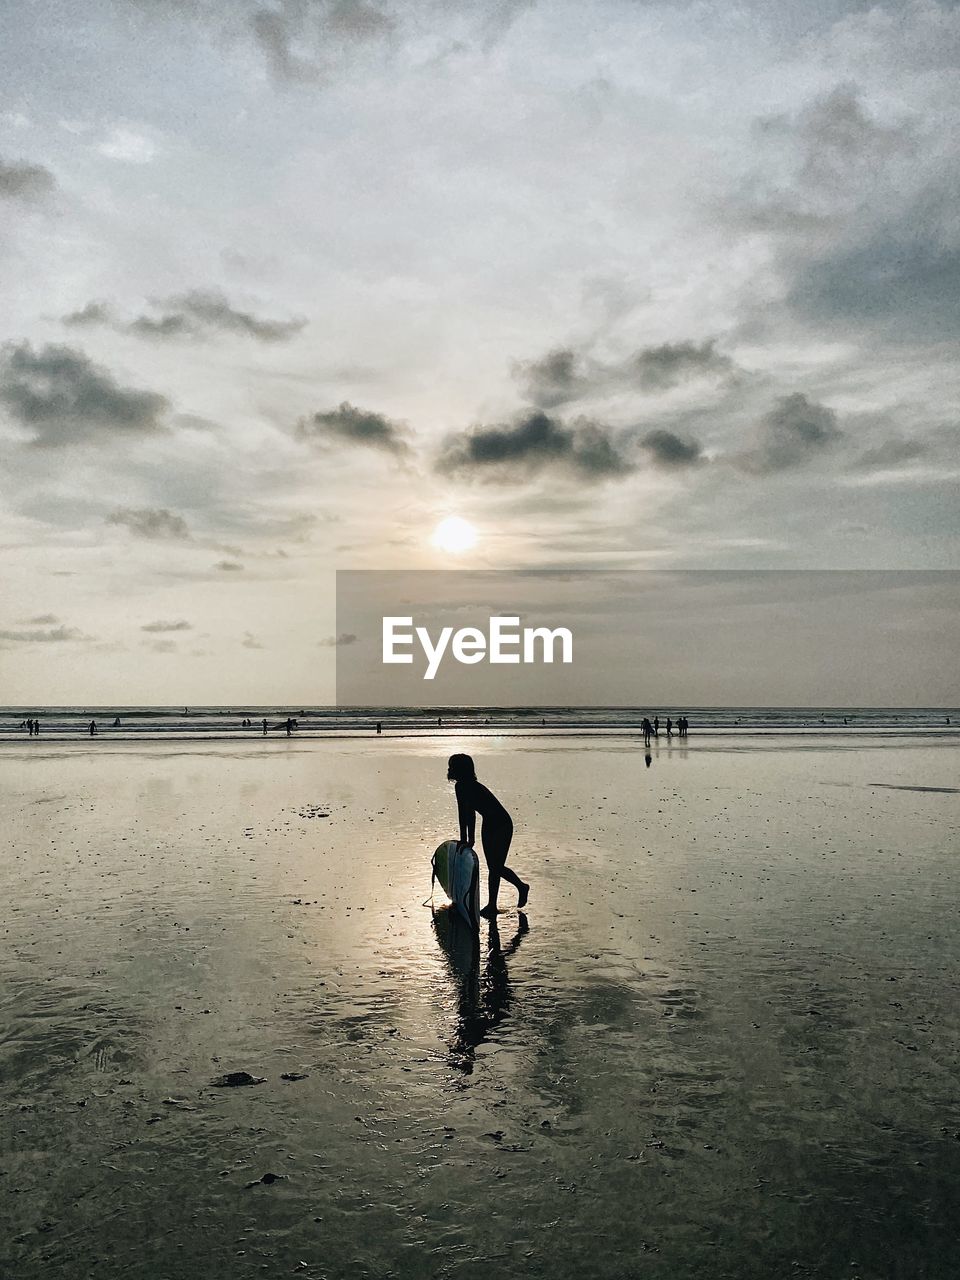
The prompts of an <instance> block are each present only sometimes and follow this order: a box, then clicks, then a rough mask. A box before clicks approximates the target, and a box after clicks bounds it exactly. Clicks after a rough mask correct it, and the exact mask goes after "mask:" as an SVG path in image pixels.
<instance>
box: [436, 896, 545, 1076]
mask: <svg viewBox="0 0 960 1280" xmlns="http://www.w3.org/2000/svg"><path fill="white" fill-rule="evenodd" d="M433 927H434V929H435V930H436V933H437V941H438V942H439V943H440V946H441V947H442V949H443V952H444V954H445V955H446V958H447V963H448V964H449V966H450V972H451V974H452V976H453V978H454V980H455V982H456V984H457V1025H456V1030H455V1032H454V1036H453V1040H452V1042H451V1045H450V1047H451V1049H452V1050H453V1053H454V1063H455V1065H456V1066H457V1067H458V1068H459V1069H460V1070H461V1071H464V1072H465V1073H466V1074H468V1075H469V1074H470V1072H472V1071H473V1064H474V1060H475V1058H476V1051H477V1048H478V1047H479V1046H480V1045H481V1044H483V1043H484V1041H485V1040H487V1039H488V1038H489V1037H490V1035H491V1034H492V1033H493V1032H494V1031H495V1030H496V1029H497V1027H498V1026H499V1025H500V1023H501V1022H503V1020H504V1018H506V1017H507V1015H508V1013H509V1011H510V1005H511V1003H512V1000H513V993H512V991H511V987H510V975H509V973H508V970H507V960H508V959H509V958H510V957H511V956H512V955H513V953H514V952H515V951H516V949H517V947H519V945H520V942H521V940H522V938H523V936H524V934H525V933H527V932H528V930H529V928H530V926H529V925H528V923H527V917H526V916H525V915H524V914H523V912H521V913H520V922H519V926H518V928H517V932H516V934H515V936H514V937H513V938H512V940H511V941H510V942H509V943H508V944H507V946H506V947H501V945H500V934H499V931H498V930H497V925H496V921H495V920H491V921H490V945H489V950H488V952H487V960H486V964H485V966H484V969H483V972H482V973H481V970H480V942H479V938H478V936H477V933H476V930H474V929H471V928H470V927H469V926H468V925H467V923H466V922H465V921H464V920H462V919H461V918H460V917H459V916H458V915H457V913H456V912H455V911H451V910H450V909H449V908H443V909H441V910H440V911H435V912H434V915H433Z"/></svg>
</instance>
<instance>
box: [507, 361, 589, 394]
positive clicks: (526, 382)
mask: <svg viewBox="0 0 960 1280" xmlns="http://www.w3.org/2000/svg"><path fill="white" fill-rule="evenodd" d="M579 366H580V357H579V356H578V355H577V353H576V352H575V351H572V350H571V349H570V348H569V347H558V348H557V349H556V350H554V351H548V352H547V354H546V355H545V356H542V357H541V358H540V359H539V360H529V361H521V362H519V363H517V364H516V365H515V366H514V377H515V378H517V380H518V381H519V382H520V384H521V386H522V387H523V389H524V393H525V394H526V396H527V398H528V399H529V400H532V401H533V403H534V404H536V405H539V406H540V407H541V408H542V409H553V408H556V406H557V405H561V404H567V403H568V402H569V401H570V400H575V399H576V398H577V397H578V396H579V395H581V394H583V392H584V390H586V388H587V387H588V385H589V383H588V380H587V378H586V376H585V373H584V371H583V370H582V369H581V368H580V367H579Z"/></svg>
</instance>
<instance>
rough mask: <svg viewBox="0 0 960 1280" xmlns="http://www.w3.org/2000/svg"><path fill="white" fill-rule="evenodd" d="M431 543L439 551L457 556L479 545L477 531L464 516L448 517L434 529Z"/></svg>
mask: <svg viewBox="0 0 960 1280" xmlns="http://www.w3.org/2000/svg"><path fill="white" fill-rule="evenodd" d="M430 541H431V542H432V543H433V545H434V546H435V547H436V548H437V549H438V550H439V551H447V552H449V553H450V554H451V555H455V556H457V555H461V554H462V553H463V552H464V551H470V550H472V549H473V547H475V546H476V545H477V531H476V529H475V528H474V527H473V525H472V524H471V523H470V521H469V520H464V519H463V517H462V516H447V518H446V520H441V521H440V523H439V524H438V525H437V527H436V528H435V529H434V531H433V533H432V534H431V536H430Z"/></svg>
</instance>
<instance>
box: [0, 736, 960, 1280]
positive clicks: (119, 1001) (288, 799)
mask: <svg viewBox="0 0 960 1280" xmlns="http://www.w3.org/2000/svg"><path fill="white" fill-rule="evenodd" d="M455 750H459V751H466V752H470V753H471V754H473V755H474V756H475V759H476V762H477V769H478V774H479V776H480V778H481V779H482V780H483V781H484V782H486V783H487V785H489V786H490V787H491V788H492V789H493V790H494V791H495V792H496V794H497V795H499V796H500V797H501V799H502V800H503V801H504V803H505V804H506V805H507V807H508V808H509V809H510V811H511V813H512V814H513V817H514V822H515V824H516V835H515V839H514V844H513V848H512V851H511V855H510V864H511V865H513V866H514V867H515V869H516V870H517V872H518V873H519V874H520V875H522V876H523V878H524V879H526V880H528V881H530V883H531V885H532V890H531V895H530V901H529V904H528V907H527V910H526V912H525V915H524V916H522V917H521V916H518V914H517V912H516V910H515V908H514V906H513V901H514V899H513V894H512V890H511V889H510V887H509V886H508V885H504V886H503V888H502V891H501V902H500V905H501V908H502V909H503V910H502V914H501V915H500V916H499V919H498V922H497V925H496V926H495V927H494V928H490V927H488V925H487V923H486V922H484V923H483V924H482V927H481V932H480V939H479V945H478V946H477V945H475V943H474V941H473V939H472V937H471V936H470V934H469V932H468V931H466V930H464V929H463V928H461V927H459V926H458V925H457V923H456V921H454V920H453V919H451V915H450V913H449V912H447V911H444V910H441V911H438V912H436V913H434V912H433V911H432V910H431V908H430V906H429V905H423V904H424V899H427V898H429V896H430V891H431V885H430V854H431V852H432V850H433V848H434V847H435V846H436V845H437V844H438V843H439V842H440V841H441V840H442V839H445V838H448V837H451V836H455V835H456V825H455V824H456V809H455V805H454V801H453V796H452V788H451V786H450V784H449V783H447V782H446V780H445V767H446V756H447V755H448V754H449V753H450V752H451V751H455ZM958 758H960V745H958V742H957V740H956V739H955V738H954V737H953V736H952V735H950V736H946V737H943V738H942V739H938V738H936V737H935V736H931V735H923V734H918V735H914V736H911V735H910V734H898V733H894V732H891V733H890V734H889V735H886V736H880V735H875V736H870V735H866V734H865V735H859V736H858V735H857V734H855V733H854V734H852V735H844V734H843V733H841V732H836V733H832V734H830V733H824V734H818V733H813V734H809V735H806V734H804V735H800V734H787V735H784V736H776V735H772V736H770V735H768V736H766V737H764V736H762V735H757V734H749V733H743V734H737V733H735V732H730V733H727V734H726V735H717V736H714V737H706V738H703V739H701V740H700V741H698V739H697V737H696V733H695V732H694V734H693V736H692V737H691V739H690V740H689V742H688V743H679V742H677V741H676V740H674V741H673V742H672V743H670V744H668V743H667V742H666V741H665V740H664V739H663V736H662V734H661V738H660V739H658V740H657V742H656V743H655V744H654V746H653V748H652V751H651V761H650V765H649V766H647V765H646V763H645V760H644V750H643V746H642V742H639V741H638V740H637V738H636V736H635V735H630V734H626V733H623V732H612V733H609V734H606V735H604V734H595V735H593V736H590V735H589V734H586V735H577V736H573V735H571V736H565V735H564V734H563V733H562V732H556V733H552V734H549V735H547V736H544V737H537V736H536V735H535V734H529V735H526V736H511V735H510V734H509V733H498V732H496V731H495V729H494V730H492V731H490V732H482V733H481V731H480V730H479V729H477V730H476V734H475V736H471V732H470V731H467V730H465V731H464V732H463V733H461V734H459V735H456V734H455V735H450V734H443V735H439V734H437V735H431V734H430V733H428V732H427V731H426V730H423V731H422V732H418V733H417V734H413V735H410V734H407V735H404V734H396V735H386V736H384V737H382V738H376V737H374V736H372V735H371V734H369V733H368V734H367V735H366V736H361V735H359V734H356V735H354V736H346V737H342V738H337V739H335V740H330V741H325V740H323V738H322V737H319V736H318V737H315V738H313V739H308V738H297V737H296V736H294V737H292V738H290V739H286V738H285V737H283V738H281V737H280V736H279V735H276V734H274V735H273V736H272V737H271V738H270V739H269V740H268V741H265V742H261V741H259V740H258V739H257V737H256V735H248V737H247V738H246V739H245V740H242V741H223V740H216V739H212V740H201V739H197V740H176V741H122V740H118V741H108V740H106V739H101V740H97V741H95V742H94V741H90V742H85V741H83V740H82V739H79V738H77V737H76V735H75V736H74V738H73V740H71V741H62V742H61V741H46V740H45V739H44V738H41V739H39V740H32V741H27V740H25V739H23V738H22V736H21V738H20V740H8V741H5V742H4V743H2V744H0V763H2V770H0V821H2V827H3V832H4V836H5V839H4V841H3V850H4V852H3V855H2V857H0V922H2V924H0V927H2V930H3V934H2V936H3V942H4V946H3V950H2V953H0V979H2V981H0V989H2V992H3V996H2V999H3V1006H4V1008H3V1014H4V1017H3V1033H2V1034H3V1039H2V1045H0V1106H2V1114H3V1116H4V1126H3V1127H4V1142H3V1147H4V1150H3V1153H2V1161H0V1175H2V1176H0V1197H2V1204H3V1219H4V1222H5V1224H6V1231H5V1232H4V1237H5V1239H4V1242H3V1243H2V1244H0V1270H2V1271H3V1272H4V1273H5V1274H9V1275H11V1276H16V1277H18V1280H28V1278H31V1277H34V1276H37V1277H39V1276H49V1275H51V1274H54V1275H62V1276H66V1277H75V1276H76V1277H81V1276H83V1277H86V1276H97V1277H108V1278H110V1280H113V1278H114V1277H117V1278H119V1277H121V1276H122V1277H125V1278H127V1277H131V1278H140V1277H142V1278H143V1280H146V1278H148V1277H149V1278H151V1280H154V1278H156V1277H164V1280H178V1278H179V1277H184V1278H186V1277H195V1276H203V1277H205V1278H206V1280H219V1277H228V1276H229V1277H247V1276H251V1277H252V1276H261V1275H271V1276H282V1275H303V1276H306V1277H316V1278H317V1280H319V1278H320V1277H338V1276H346V1275H351V1276H353V1275H356V1276H361V1275H366V1276H370V1277H386V1276H397V1277H428V1276H430V1277H434V1276H444V1277H480V1276H484V1277H489V1276H491V1275H508V1274H510V1275H523V1276H527V1275H529V1276H544V1277H553V1276H559V1277H568V1276H569V1277H573V1276H578V1277H581V1276H582V1277H594V1276H595V1277H602V1278H603V1280H607V1278H608V1277H609V1278H611V1280H612V1278H613V1277H627V1276H650V1277H658V1278H659V1277H663V1278H664V1280H667V1278H670V1280H677V1278H679V1280H683V1278H686V1277H708V1276H709V1277H725V1276H729V1277H739V1278H743V1277H757V1280H761V1278H762V1280H768V1278H770V1277H774V1276H793V1275H799V1276H822V1277H831V1278H833V1277H839V1276H843V1277H849V1278H851V1280H853V1278H855V1277H858V1278H859V1280H873V1278H876V1280H880V1278H881V1277H882V1278H883V1280H898V1278H900V1277H902V1278H903V1280H907V1278H908V1277H909V1278H910V1280H917V1278H920V1277H947V1276H953V1275H955V1273H956V1253H955V1248H956V1238H957V1228H958V1226H960V1212H958V1209H957V1196H956V1188H957V1185H958V1177H960V1104H958V1098H957V1089H956V1065H957V1061H958V1058H960V1013H958V1010H960V999H958V995H960V978H958V975H960V933H958V931H957V929H956V901H957V894H958V889H960V866H958V861H957V857H958V850H960V787H958V784H957V779H958V777H960V770H958ZM443 901H444V899H443V894H442V892H441V891H439V890H437V891H436V893H435V906H436V907H442V904H443ZM239 1073H247V1076H249V1077H250V1078H251V1081H250V1082H245V1083H241V1080H242V1079H243V1077H242V1076H240V1074H239Z"/></svg>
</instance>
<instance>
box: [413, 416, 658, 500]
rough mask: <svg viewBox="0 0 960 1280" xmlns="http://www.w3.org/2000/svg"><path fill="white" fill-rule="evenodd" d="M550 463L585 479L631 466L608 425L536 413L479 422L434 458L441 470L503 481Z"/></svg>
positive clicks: (449, 441)
mask: <svg viewBox="0 0 960 1280" xmlns="http://www.w3.org/2000/svg"><path fill="white" fill-rule="evenodd" d="M548 468H549V469H560V470H565V471H569V472H572V473H573V474H574V475H576V476H577V477H579V478H580V479H582V480H589V481H599V480H609V479H613V478H615V477H618V476H624V475H627V474H628V473H629V472H630V471H632V470H633V467H632V466H631V465H630V463H628V462H627V460H626V459H625V458H624V457H623V455H622V454H621V453H620V451H619V449H618V447H617V445H616V444H615V443H614V441H613V440H612V438H611V436H610V432H609V431H608V429H607V428H605V427H602V426H600V425H598V424H597V423H593V422H587V421H582V420H581V421H579V422H577V423H575V424H574V425H573V426H565V425H564V424H562V423H560V422H558V421H557V419H555V418H551V417H549V416H548V415H547V414H545V413H539V412H537V413H532V414H529V415H528V416H527V417H525V418H522V419H521V420H520V421H519V422H516V423H514V424H513V425H511V426H491V427H484V426H478V427H472V428H471V429H470V430H468V431H464V432H461V433H460V434H458V435H454V436H450V437H449V438H448V439H447V440H446V442H445V443H444V445H443V448H442V450H441V453H440V456H439V458H438V459H437V463H436V469H437V470H438V471H439V472H441V473H443V474H448V475H455V476H459V477H462V478H465V479H470V478H472V477H475V476H478V477H481V478H487V479H491V480H499V481H503V482H507V483H511V482H517V481H520V480H524V479H526V478H527V477H528V476H530V475H533V474H535V473H536V472H539V471H543V470H545V469H548Z"/></svg>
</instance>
